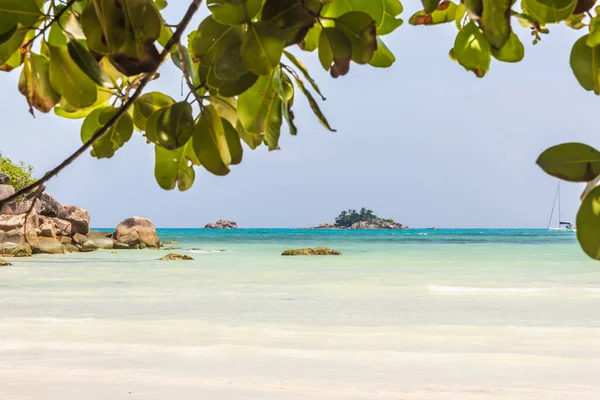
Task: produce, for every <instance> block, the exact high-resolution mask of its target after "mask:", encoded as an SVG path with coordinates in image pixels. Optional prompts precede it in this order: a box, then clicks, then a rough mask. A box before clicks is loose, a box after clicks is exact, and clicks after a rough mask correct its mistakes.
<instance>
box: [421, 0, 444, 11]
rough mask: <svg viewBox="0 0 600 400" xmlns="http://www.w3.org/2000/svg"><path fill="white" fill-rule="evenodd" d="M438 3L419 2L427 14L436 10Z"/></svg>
mask: <svg viewBox="0 0 600 400" xmlns="http://www.w3.org/2000/svg"><path fill="white" fill-rule="evenodd" d="M439 2H440V0H421V3H422V4H423V8H424V9H425V10H424V11H425V12H426V13H428V14H431V13H432V12H433V11H434V10H435V9H436V8H437V6H438V3H439Z"/></svg>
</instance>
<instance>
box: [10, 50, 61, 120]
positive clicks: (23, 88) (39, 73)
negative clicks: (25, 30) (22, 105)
mask: <svg viewBox="0 0 600 400" xmlns="http://www.w3.org/2000/svg"><path fill="white" fill-rule="evenodd" d="M19 91H20V92H21V93H22V94H23V96H25V98H26V99H27V103H29V111H30V112H31V113H32V114H33V108H35V109H37V110H39V111H41V112H43V113H47V112H49V111H50V110H52V108H54V106H55V105H56V104H57V103H58V101H59V100H60V95H59V94H58V93H56V92H55V91H54V89H53V88H52V86H51V85H50V75H49V65H48V59H47V58H46V57H44V56H42V55H39V54H35V53H30V55H29V57H26V58H25V63H24V66H23V70H22V71H21V77H20V79H19Z"/></svg>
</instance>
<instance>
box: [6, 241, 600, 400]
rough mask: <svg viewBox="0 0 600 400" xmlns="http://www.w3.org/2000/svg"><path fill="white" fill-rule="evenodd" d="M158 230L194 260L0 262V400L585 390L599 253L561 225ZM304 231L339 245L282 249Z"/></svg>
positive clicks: (487, 395) (123, 256) (127, 257)
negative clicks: (331, 251) (326, 251)
mask: <svg viewBox="0 0 600 400" xmlns="http://www.w3.org/2000/svg"><path fill="white" fill-rule="evenodd" d="M159 236H160V237H161V240H176V241H179V242H181V244H180V245H173V247H175V248H176V250H173V251H171V252H180V253H185V254H189V255H191V256H192V257H194V259H195V260H194V261H188V262H162V261H158V260H157V259H158V258H159V257H160V256H162V255H164V254H166V253H168V252H169V251H164V250H160V251H150V250H148V251H118V252H116V253H113V252H111V251H99V252H94V253H87V254H69V255H64V256H39V257H33V258H30V259H23V260H15V261H14V265H13V266H12V267H9V268H3V269H0V399H67V400H69V399H129V398H139V399H153V400H154V399H165V398H173V399H198V398H210V399H217V400H218V399H227V400H228V399H452V400H454V399H598V398H600V381H599V380H598V378H597V376H598V371H600V264H599V263H596V262H593V261H591V260H589V259H588V258H587V257H586V256H584V255H583V253H582V252H581V250H580V249H579V247H578V245H577V242H576V239H575V235H574V234H573V233H570V232H560V231H546V230H482V229H471V230H436V231H431V230H408V231H315V230H288V229H249V230H236V231H206V230H187V229H162V230H159ZM317 245H324V246H329V247H332V248H335V249H337V250H340V251H341V252H342V253H343V254H344V255H343V256H342V257H325V258H322V257H298V258H296V257H291V258H287V257H281V256H280V254H281V252H282V251H284V250H286V249H288V248H298V247H307V246H317ZM132 396H134V397H132Z"/></svg>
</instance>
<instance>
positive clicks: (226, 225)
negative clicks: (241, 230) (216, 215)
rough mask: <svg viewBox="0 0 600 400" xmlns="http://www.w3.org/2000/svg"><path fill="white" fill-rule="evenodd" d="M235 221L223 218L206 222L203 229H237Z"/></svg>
mask: <svg viewBox="0 0 600 400" xmlns="http://www.w3.org/2000/svg"><path fill="white" fill-rule="evenodd" d="M237 228H238V226H237V223H235V222H233V221H227V220H225V219H220V220H218V221H217V222H215V223H214V224H206V225H205V226H204V229H237Z"/></svg>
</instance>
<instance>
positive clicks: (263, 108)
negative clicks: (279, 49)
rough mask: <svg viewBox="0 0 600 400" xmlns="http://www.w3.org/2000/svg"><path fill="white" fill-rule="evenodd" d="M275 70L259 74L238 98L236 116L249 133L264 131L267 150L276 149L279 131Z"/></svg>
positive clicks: (278, 98) (279, 104) (279, 109)
mask: <svg viewBox="0 0 600 400" xmlns="http://www.w3.org/2000/svg"><path fill="white" fill-rule="evenodd" d="M275 72H277V73H279V71H274V73H273V74H272V75H269V76H261V77H260V78H259V79H258V81H256V83H255V84H254V86H252V87H251V88H250V89H248V90H247V91H246V92H244V93H242V94H241V95H240V96H239V99H238V117H239V119H240V122H241V123H242V125H243V127H244V128H245V130H246V131H247V132H249V133H264V140H265V143H266V144H267V147H268V148H269V150H277V149H278V148H279V147H278V145H277V143H278V141H279V134H280V131H281V123H282V114H281V105H282V101H281V97H280V96H279V93H277V88H276V82H275V76H274V75H275Z"/></svg>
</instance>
